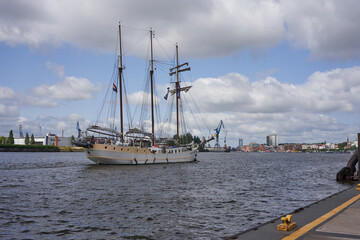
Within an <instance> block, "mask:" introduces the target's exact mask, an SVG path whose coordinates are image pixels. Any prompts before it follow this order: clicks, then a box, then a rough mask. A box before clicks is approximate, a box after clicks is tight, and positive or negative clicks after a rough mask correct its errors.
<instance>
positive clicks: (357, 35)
mask: <svg viewBox="0 0 360 240" xmlns="http://www.w3.org/2000/svg"><path fill="white" fill-rule="evenodd" d="M119 21H121V23H122V24H123V25H124V34H123V35H124V46H126V47H125V49H126V50H128V52H126V54H128V58H127V59H126V62H125V64H126V74H127V75H126V76H127V77H129V78H130V79H132V81H130V82H131V83H130V86H129V90H130V91H129V94H130V95H131V96H136V94H137V91H139V90H136V89H135V87H136V86H138V85H141V84H142V81H143V78H144V77H143V76H142V75H139V74H138V72H140V73H141V74H142V73H143V69H144V58H145V57H146V53H145V52H146V45H144V47H141V45H140V47H137V48H136V49H135V48H134V49H133V48H132V46H133V45H134V43H135V42H137V41H138V39H140V38H139V36H142V35H144V34H145V35H146V34H147V35H148V33H146V32H145V31H142V30H144V29H149V28H150V27H152V28H153V29H154V30H155V39H156V40H155V42H156V43H157V41H158V40H159V42H160V40H163V41H164V42H165V44H164V45H160V46H161V48H160V49H161V51H160V50H159V51H158V52H156V53H155V56H156V57H158V58H160V59H161V58H165V57H166V54H165V53H163V52H166V51H167V50H169V49H170V47H169V46H168V45H173V43H175V42H177V43H178V44H179V46H180V48H181V57H182V59H184V60H186V61H189V63H190V65H191V68H192V71H191V78H192V80H191V82H192V85H193V89H192V94H193V95H194V96H196V98H197V99H199V102H198V106H199V108H200V109H201V112H202V114H203V116H205V118H206V119H207V124H208V125H210V126H211V127H213V128H215V127H216V126H217V124H218V122H219V121H220V119H222V120H223V121H224V123H225V127H226V130H227V139H228V143H229V144H230V145H232V146H237V144H238V140H237V139H238V138H240V137H241V138H243V139H244V143H249V142H258V143H264V142H265V137H266V135H268V134H271V133H276V134H278V136H279V142H280V143H284V142H307V143H310V142H323V141H327V142H335V143H337V142H343V141H345V140H346V138H347V137H349V138H350V139H352V140H354V139H355V138H356V133H357V132H359V131H360V118H359V117H360V116H359V111H360V109H359V108H360V30H359V29H360V3H359V1H357V0H344V1H335V0H334V1H332V0H326V1H325V0H324V1H322V0H318V1H310V0H309V1H307V0H301V1H300V0H299V1H295V0H294V1H289V0H286V1H281V0H277V1H266V0H263V1H250V0H249V1H242V0H240V1H239V0H237V1H235V0H213V1H210V0H197V1H190V0H178V1H165V0H152V1H145V0H143V1H140V0H131V1H130V0H129V1H125V0H124V1H121V0H107V1H95V0H94V1H91V0H89V1H82V0H62V1H50V0H37V1H23V0H12V1H6V0H1V1H0V136H8V133H9V130H10V129H13V130H14V134H15V136H18V134H19V131H18V126H19V124H22V125H23V131H24V132H29V133H34V135H39V134H40V127H41V129H42V130H41V131H42V134H45V133H48V132H52V133H57V134H59V135H61V132H62V130H64V134H65V135H66V136H71V135H75V134H76V129H75V127H76V121H80V124H81V125H82V126H83V128H85V127H86V125H88V124H90V123H91V122H92V121H93V120H94V114H95V111H96V109H95V106H97V105H98V103H99V102H101V101H102V97H103V92H104V91H106V88H107V86H108V85H107V84H108V81H109V79H110V77H111V75H112V71H113V63H114V56H115V51H116V42H117V32H116V31H117V25H118V22H119ZM125 36H126V37H125ZM166 43H168V44H166ZM168 48H169V49H168ZM170 52H171V51H170ZM137 69H140V70H137ZM131 71H133V72H135V73H131ZM133 79H139V82H137V80H136V81H135V80H133ZM161 81H163V82H160V83H158V84H159V85H161V84H162V85H164V86H165V85H166V80H161ZM164 91H165V90H164ZM189 126H192V125H189ZM189 130H190V131H191V132H192V133H199V132H197V131H196V130H193V129H189Z"/></svg>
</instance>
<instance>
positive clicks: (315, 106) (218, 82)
mask: <svg viewBox="0 0 360 240" xmlns="http://www.w3.org/2000/svg"><path fill="white" fill-rule="evenodd" d="M358 79H360V66H354V67H351V68H344V69H333V70H330V71H328V72H315V73H313V74H312V75H311V76H310V77H309V78H308V80H307V81H306V82H305V83H304V84H298V85H294V84H287V83H280V82H279V81H277V80H276V79H275V78H273V77H267V78H266V79H264V80H258V81H255V82H250V81H249V79H248V78H247V77H245V76H243V75H241V74H237V73H231V74H228V75H225V76H222V77H219V78H200V79H197V80H196V81H195V82H194V84H193V89H192V91H191V92H192V94H193V95H196V96H197V97H198V98H199V99H201V101H200V102H199V103H200V105H201V107H202V108H203V109H205V110H206V111H210V112H219V111H221V112H224V111H225V112H226V111H228V112H248V113H279V112H292V111H305V112H324V113H326V112H350V111H354V110H356V109H359V107H358V106H359V105H360V94H359V93H360V81H359V80H358Z"/></svg>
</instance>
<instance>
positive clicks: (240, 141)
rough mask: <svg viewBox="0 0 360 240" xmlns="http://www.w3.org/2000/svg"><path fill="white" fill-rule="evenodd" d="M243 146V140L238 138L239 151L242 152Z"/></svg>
mask: <svg viewBox="0 0 360 240" xmlns="http://www.w3.org/2000/svg"><path fill="white" fill-rule="evenodd" d="M243 145H244V142H243V139H242V138H239V150H240V151H241V150H242V146H243Z"/></svg>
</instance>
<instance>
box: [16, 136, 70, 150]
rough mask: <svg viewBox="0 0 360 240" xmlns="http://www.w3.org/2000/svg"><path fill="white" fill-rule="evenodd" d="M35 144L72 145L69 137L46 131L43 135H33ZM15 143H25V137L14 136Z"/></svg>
mask: <svg viewBox="0 0 360 240" xmlns="http://www.w3.org/2000/svg"><path fill="white" fill-rule="evenodd" d="M34 140H35V145H51V146H61V147H70V146H72V143H71V137H58V136H57V135H56V134H51V133H48V134H46V136H45V137H34ZM14 144H15V145H25V138H24V137H23V138H21V137H19V138H14Z"/></svg>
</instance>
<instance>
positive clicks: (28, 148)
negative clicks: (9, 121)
mask: <svg viewBox="0 0 360 240" xmlns="http://www.w3.org/2000/svg"><path fill="white" fill-rule="evenodd" d="M83 151H84V149H83V148H82V147H58V146H44V145H9V144H4V145H2V144H0V152H83Z"/></svg>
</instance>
